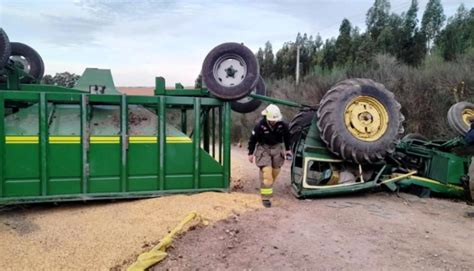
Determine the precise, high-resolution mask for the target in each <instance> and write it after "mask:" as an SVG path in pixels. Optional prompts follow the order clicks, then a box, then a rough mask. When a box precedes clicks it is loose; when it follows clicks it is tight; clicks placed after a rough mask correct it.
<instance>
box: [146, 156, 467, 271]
mask: <svg viewBox="0 0 474 271" xmlns="http://www.w3.org/2000/svg"><path fill="white" fill-rule="evenodd" d="M232 158H233V161H232V163H233V173H232V176H233V177H234V186H235V188H236V190H239V191H244V192H248V193H258V182H257V181H256V180H257V170H256V169H255V168H254V167H253V166H252V165H249V164H248V162H246V155H245V151H244V150H242V149H234V150H233V155H232ZM275 190H276V200H275V204H274V207H273V208H271V209H259V210H257V211H254V212H247V213H245V214H242V215H234V216H232V217H230V218H228V219H225V220H223V221H220V222H218V223H216V224H214V225H211V226H208V227H205V228H199V229H198V230H195V231H192V232H188V233H186V234H185V235H184V236H183V237H181V238H180V239H179V240H178V241H177V242H176V243H175V245H174V249H172V250H171V251H170V257H168V258H167V260H165V262H163V263H162V264H160V265H158V266H156V267H155V270H167V269H170V270H183V269H184V270H198V269H200V270H209V269H217V270H222V269H229V270H250V269H251V270H273V269H277V268H278V269H283V270H288V269H296V270H301V269H302V270H305V269H306V270H307V269H316V270H327V269H336V270H339V269H351V270H354V269H364V270H367V269H368V270H385V269H389V270H390V269H404V270H406V269H409V270H415V269H417V270H418V269H427V270H474V220H473V219H472V218H467V217H465V214H466V212H467V211H473V208H472V207H470V206H467V205H466V204H465V203H463V202H454V201H451V200H443V199H421V198H418V197H416V196H413V195H409V194H400V195H399V196H397V195H395V194H388V193H384V192H382V193H377V194H363V195H358V196H353V197H344V198H331V199H318V200H297V199H295V198H293V197H292V196H291V194H290V187H289V167H288V165H286V166H285V168H284V170H283V172H282V178H280V180H279V181H278V184H277V185H276V189H275Z"/></svg>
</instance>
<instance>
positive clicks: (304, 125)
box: [289, 108, 316, 149]
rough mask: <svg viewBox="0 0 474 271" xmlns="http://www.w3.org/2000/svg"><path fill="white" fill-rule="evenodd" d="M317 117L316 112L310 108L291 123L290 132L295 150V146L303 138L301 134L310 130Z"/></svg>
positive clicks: (304, 110) (295, 117)
mask: <svg viewBox="0 0 474 271" xmlns="http://www.w3.org/2000/svg"><path fill="white" fill-rule="evenodd" d="M315 115H316V110H314V109H311V108H308V109H303V110H301V111H300V112H298V113H297V114H296V115H295V116H294V117H293V119H292V120H291V121H290V124H289V130H290V142H291V146H292V149H293V146H295V144H296V143H297V142H298V140H299V139H300V137H301V134H302V133H303V131H304V130H305V129H308V128H309V127H310V126H311V122H312V120H313V118H314V116H315Z"/></svg>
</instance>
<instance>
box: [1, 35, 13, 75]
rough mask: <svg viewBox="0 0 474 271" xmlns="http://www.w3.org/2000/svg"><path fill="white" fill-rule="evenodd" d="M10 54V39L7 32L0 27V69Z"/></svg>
mask: <svg viewBox="0 0 474 271" xmlns="http://www.w3.org/2000/svg"><path fill="white" fill-rule="evenodd" d="M10 54H11V45H10V40H9V39H8V36H7V33H5V31H3V29H2V28H0V70H1V69H3V67H5V65H6V64H7V61H8V58H9V57H10Z"/></svg>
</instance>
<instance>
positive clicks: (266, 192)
mask: <svg viewBox="0 0 474 271" xmlns="http://www.w3.org/2000/svg"><path fill="white" fill-rule="evenodd" d="M260 194H262V195H271V194H273V188H262V189H260Z"/></svg>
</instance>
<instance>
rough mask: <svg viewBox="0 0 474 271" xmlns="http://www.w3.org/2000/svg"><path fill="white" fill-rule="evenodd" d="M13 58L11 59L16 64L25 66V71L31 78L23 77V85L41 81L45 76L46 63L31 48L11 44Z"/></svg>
mask: <svg viewBox="0 0 474 271" xmlns="http://www.w3.org/2000/svg"><path fill="white" fill-rule="evenodd" d="M10 44H11V47H12V51H11V56H10V59H11V60H13V61H15V62H20V63H21V64H22V65H23V71H24V72H25V73H27V74H29V75H30V76H31V77H27V76H25V77H22V78H21V79H20V81H21V82H22V83H30V82H31V81H32V80H36V81H40V80H41V78H43V75H44V63H43V59H42V58H41V56H40V55H39V54H38V53H37V52H36V51H35V50H34V49H33V48H31V47H30V46H28V45H26V44H23V43H19V42H11V43H10Z"/></svg>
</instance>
